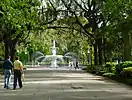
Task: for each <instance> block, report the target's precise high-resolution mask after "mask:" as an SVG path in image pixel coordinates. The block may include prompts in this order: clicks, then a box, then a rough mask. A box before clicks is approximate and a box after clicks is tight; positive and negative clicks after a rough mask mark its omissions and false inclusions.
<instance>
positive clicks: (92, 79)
mask: <svg viewBox="0 0 132 100" xmlns="http://www.w3.org/2000/svg"><path fill="white" fill-rule="evenodd" d="M11 88H12V87H11ZM112 99H113V100H132V90H131V88H130V87H128V86H126V85H123V84H120V83H116V82H113V81H108V80H104V79H103V78H102V77H100V76H94V75H92V74H88V73H85V72H83V71H81V70H77V71H74V70H67V69H66V70H62V69H59V70H57V69H53V68H52V69H51V68H36V69H35V68H28V70H26V71H25V81H24V87H23V88H22V89H17V90H7V89H4V88H3V79H2V77H1V76H0V100H112Z"/></svg>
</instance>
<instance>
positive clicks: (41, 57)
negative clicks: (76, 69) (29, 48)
mask: <svg viewBox="0 0 132 100" xmlns="http://www.w3.org/2000/svg"><path fill="white" fill-rule="evenodd" d="M57 49H58V47H56V45H55V40H54V41H53V46H52V47H51V52H52V55H46V56H44V54H43V53H41V52H36V53H35V54H36V56H35V57H36V61H41V62H45V61H47V60H48V61H49V60H50V61H51V66H50V67H55V68H57V67H59V66H58V65H57V61H58V60H60V61H61V62H64V59H63V58H64V57H65V58H68V59H71V60H72V61H75V60H76V58H75V57H73V55H74V53H72V52H69V53H66V54H65V55H64V56H63V55H57V54H56V51H57Z"/></svg>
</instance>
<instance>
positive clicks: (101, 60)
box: [98, 38, 103, 65]
mask: <svg viewBox="0 0 132 100" xmlns="http://www.w3.org/2000/svg"><path fill="white" fill-rule="evenodd" d="M98 55H99V65H102V64H103V41H102V38H99V39H98Z"/></svg>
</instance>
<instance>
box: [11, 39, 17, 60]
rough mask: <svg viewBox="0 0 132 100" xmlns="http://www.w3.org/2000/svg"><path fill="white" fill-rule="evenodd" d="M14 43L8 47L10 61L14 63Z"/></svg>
mask: <svg viewBox="0 0 132 100" xmlns="http://www.w3.org/2000/svg"><path fill="white" fill-rule="evenodd" d="M15 47H16V43H15V42H14V43H12V44H11V46H10V51H11V52H10V55H11V61H14V59H15V53H16V48H15Z"/></svg>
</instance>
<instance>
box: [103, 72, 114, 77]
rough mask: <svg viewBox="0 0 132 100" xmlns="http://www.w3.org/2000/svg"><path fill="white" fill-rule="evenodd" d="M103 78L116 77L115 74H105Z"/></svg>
mask: <svg viewBox="0 0 132 100" xmlns="http://www.w3.org/2000/svg"><path fill="white" fill-rule="evenodd" d="M103 76H105V77H112V76H115V74H114V73H104V74H103Z"/></svg>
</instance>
